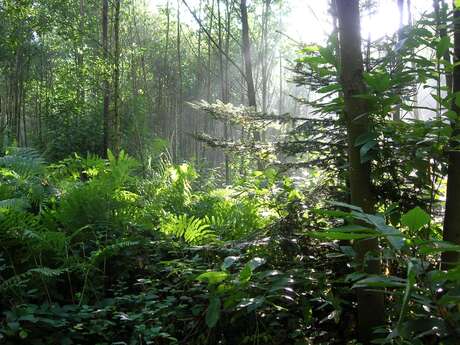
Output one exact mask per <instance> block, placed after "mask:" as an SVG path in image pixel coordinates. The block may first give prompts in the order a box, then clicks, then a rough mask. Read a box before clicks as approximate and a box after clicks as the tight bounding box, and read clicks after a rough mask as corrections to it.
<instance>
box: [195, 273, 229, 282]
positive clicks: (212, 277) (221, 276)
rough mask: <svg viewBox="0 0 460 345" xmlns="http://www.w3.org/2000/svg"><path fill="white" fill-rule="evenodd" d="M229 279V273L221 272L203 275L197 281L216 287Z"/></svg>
mask: <svg viewBox="0 0 460 345" xmlns="http://www.w3.org/2000/svg"><path fill="white" fill-rule="evenodd" d="M227 277H228V273H227V272H222V271H219V272H205V273H201V274H200V275H199V276H198V277H196V279H197V280H199V281H207V282H208V283H209V284H211V285H214V284H218V283H220V282H223V281H224V280H225V279H227Z"/></svg>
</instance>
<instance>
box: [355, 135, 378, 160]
mask: <svg viewBox="0 0 460 345" xmlns="http://www.w3.org/2000/svg"><path fill="white" fill-rule="evenodd" d="M375 146H377V142H376V141H375V140H372V141H368V142H367V143H365V144H364V145H363V146H361V148H360V149H359V155H360V158H361V163H365V162H367V161H369V160H370V159H371V157H370V156H369V155H368V153H369V151H370V150H372V149H373V148H374V147H375Z"/></svg>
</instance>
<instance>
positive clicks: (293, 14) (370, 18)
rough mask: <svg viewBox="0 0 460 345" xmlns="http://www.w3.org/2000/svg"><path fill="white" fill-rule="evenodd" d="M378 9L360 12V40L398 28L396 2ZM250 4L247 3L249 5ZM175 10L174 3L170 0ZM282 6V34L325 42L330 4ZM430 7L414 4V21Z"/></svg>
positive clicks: (156, 1)
mask: <svg viewBox="0 0 460 345" xmlns="http://www.w3.org/2000/svg"><path fill="white" fill-rule="evenodd" d="M146 1H147V3H148V5H149V8H150V9H151V10H152V11H156V8H157V7H158V6H163V5H165V4H166V1H167V0H146ZM375 2H376V4H377V9H375V10H374V11H373V13H371V14H369V13H366V12H364V11H363V18H362V27H363V30H362V31H363V32H362V34H363V37H364V38H367V37H368V36H369V34H370V35H371V38H372V39H377V38H380V37H382V36H384V35H390V34H392V33H394V32H395V31H396V30H397V29H398V26H399V14H398V7H397V2H396V0H375ZM188 3H189V4H190V6H192V7H193V8H198V0H188ZM249 3H250V2H249ZM170 4H172V5H173V6H175V5H176V4H175V1H171V0H170ZM283 6H285V8H288V9H289V11H288V14H287V15H285V16H283V18H282V21H283V25H284V32H285V33H286V34H287V35H289V36H290V37H292V38H293V39H295V40H297V41H301V42H305V43H318V42H322V41H324V39H325V38H326V37H327V35H328V33H329V32H330V31H331V21H330V15H329V13H328V10H329V0H289V1H284V2H283ZM431 7H432V1H431V0H413V1H412V16H413V17H414V18H415V19H416V18H418V17H419V16H420V15H421V14H423V13H424V12H426V11H430V10H431ZM183 12H184V13H183V14H182V18H183V20H185V21H189V22H190V24H192V25H193V18H192V16H191V15H189V13H185V12H187V11H186V10H185V8H184V11H183ZM404 15H405V19H404V21H405V23H407V15H408V12H407V9H406V8H405V9H404Z"/></svg>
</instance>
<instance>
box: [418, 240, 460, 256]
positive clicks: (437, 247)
mask: <svg viewBox="0 0 460 345" xmlns="http://www.w3.org/2000/svg"><path fill="white" fill-rule="evenodd" d="M419 251H420V253H422V254H434V253H442V252H460V245H458V244H453V243H449V242H444V241H433V242H430V243H426V244H422V245H420V247H419Z"/></svg>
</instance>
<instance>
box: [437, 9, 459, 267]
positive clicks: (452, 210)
mask: <svg viewBox="0 0 460 345" xmlns="http://www.w3.org/2000/svg"><path fill="white" fill-rule="evenodd" d="M459 62H460V8H458V7H456V6H455V1H454V70H453V72H452V91H453V92H454V93H456V92H460V66H459V65H458V64H459ZM452 110H453V111H454V112H455V113H456V114H457V118H456V121H453V122H452V126H453V132H452V139H451V140H450V143H449V144H450V145H449V146H450V147H449V161H448V163H449V167H448V171H447V194H446V211H445V215H444V228H443V240H444V241H449V242H452V243H454V244H457V245H460V145H459V142H458V139H455V137H458V135H460V126H459V122H460V116H459V114H460V107H459V106H457V104H456V102H452ZM441 261H442V268H443V269H447V268H449V267H452V266H454V265H456V264H458V262H459V261H460V253H458V252H444V253H442V257H441Z"/></svg>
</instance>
